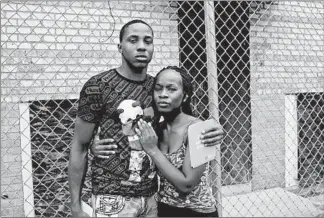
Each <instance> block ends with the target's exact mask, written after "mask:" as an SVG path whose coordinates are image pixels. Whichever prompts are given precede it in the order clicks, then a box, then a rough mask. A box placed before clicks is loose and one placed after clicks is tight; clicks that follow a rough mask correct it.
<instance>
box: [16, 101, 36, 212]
mask: <svg viewBox="0 0 324 218" xmlns="http://www.w3.org/2000/svg"><path fill="white" fill-rule="evenodd" d="M19 112H20V133H21V138H20V145H21V166H22V167H21V169H22V170H21V173H22V181H23V191H24V211H25V216H26V217H35V210H34V188H33V167H32V155H31V143H30V139H31V138H30V123H29V104H28V103H21V104H19Z"/></svg>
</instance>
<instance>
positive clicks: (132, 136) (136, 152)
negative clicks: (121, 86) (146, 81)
mask: <svg viewBox="0 0 324 218" xmlns="http://www.w3.org/2000/svg"><path fill="white" fill-rule="evenodd" d="M135 103H136V101H134V100H130V99H127V100H123V101H122V102H121V103H120V104H119V106H118V107H117V111H118V114H119V119H120V121H121V123H122V132H123V134H124V135H125V136H127V139H128V142H129V147H130V149H131V151H130V161H129V168H128V169H129V171H130V175H129V179H128V180H127V181H123V182H122V183H124V184H133V182H141V175H140V172H141V170H142V167H143V161H144V157H145V156H146V153H145V151H143V149H142V146H141V143H140V140H139V137H138V135H137V134H136V133H135V127H136V125H137V122H138V121H139V119H140V118H143V115H144V113H145V112H144V110H146V111H149V110H150V108H147V109H144V110H143V109H142V108H141V106H139V105H135V106H134V104H135ZM145 114H148V112H146V113H145ZM152 117H153V115H152ZM147 157H148V158H149V160H150V168H153V167H154V165H153V162H152V160H151V158H150V157H149V156H147ZM154 176H155V172H154V173H152V175H149V177H151V178H153V177H154Z"/></svg>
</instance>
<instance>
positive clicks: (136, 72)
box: [117, 64, 147, 81]
mask: <svg viewBox="0 0 324 218" xmlns="http://www.w3.org/2000/svg"><path fill="white" fill-rule="evenodd" d="M117 70H118V72H119V73H120V74H121V75H122V76H124V77H126V78H127V79H130V80H134V81H143V80H144V79H145V78H146V73H147V67H145V68H131V67H129V66H128V65H127V64H122V65H121V66H120V67H118V68H117Z"/></svg>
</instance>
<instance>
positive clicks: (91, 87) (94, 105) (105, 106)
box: [77, 69, 157, 196]
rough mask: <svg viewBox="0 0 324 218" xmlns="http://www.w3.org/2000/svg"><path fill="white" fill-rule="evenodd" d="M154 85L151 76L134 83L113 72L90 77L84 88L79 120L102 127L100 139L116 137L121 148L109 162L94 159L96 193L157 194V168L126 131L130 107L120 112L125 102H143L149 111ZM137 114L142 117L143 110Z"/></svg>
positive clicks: (79, 108)
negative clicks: (122, 118) (121, 117)
mask: <svg viewBox="0 0 324 218" xmlns="http://www.w3.org/2000/svg"><path fill="white" fill-rule="evenodd" d="M153 83H154V78H153V77H151V76H149V75H147V76H146V78H145V80H144V81H132V80H130V79H127V78H125V77H123V76H122V75H120V74H119V73H118V72H117V70H116V69H112V70H109V71H107V72H103V73H100V74H98V75H96V76H93V77H91V78H90V79H89V80H88V81H87V82H86V83H85V85H84V86H83V88H82V90H81V92H80V99H79V105H78V112H77V115H78V117H80V118H81V119H83V120H85V121H87V122H91V123H95V124H96V125H97V126H100V129H101V132H100V135H99V138H100V139H104V138H113V139H114V140H115V142H116V144H117V146H118V148H117V152H116V153H115V155H110V156H109V158H108V159H103V158H98V157H94V158H93V160H92V164H91V169H92V192H93V194H96V195H99V194H116V195H124V196H151V195H153V194H154V193H155V192H156V191H157V176H156V169H155V165H154V164H153V162H152V160H151V159H150V158H149V156H148V155H146V153H145V152H144V151H143V150H140V149H137V150H134V149H131V146H130V143H132V145H134V146H135V147H136V146H138V139H137V138H136V137H135V136H134V135H129V134H128V133H127V134H126V133H125V132H129V131H124V128H128V127H129V125H128V124H131V122H132V121H131V119H133V118H134V117H133V116H134V114H125V113H128V112H127V111H129V110H128V108H124V109H123V110H122V112H121V111H120V107H119V106H120V105H121V103H124V104H123V105H125V102H127V101H132V100H134V101H138V102H140V103H141V105H142V109H144V110H145V109H147V108H150V107H151V104H152V89H153ZM126 105H127V104H126ZM136 111H138V113H139V115H141V113H142V111H141V108H140V110H136ZM121 113H124V114H123V116H124V118H125V117H126V118H127V116H129V119H127V121H129V120H130V122H128V123H127V124H125V123H122V122H121V119H120V115H121ZM135 115H136V114H135ZM127 125H128V127H127Z"/></svg>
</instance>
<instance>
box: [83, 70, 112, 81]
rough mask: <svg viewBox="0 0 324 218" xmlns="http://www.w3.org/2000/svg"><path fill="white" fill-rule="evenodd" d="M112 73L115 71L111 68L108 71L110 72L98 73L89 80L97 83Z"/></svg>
mask: <svg viewBox="0 0 324 218" xmlns="http://www.w3.org/2000/svg"><path fill="white" fill-rule="evenodd" d="M112 73H116V70H115V69H114V68H113V69H110V70H106V71H103V72H101V73H98V74H96V75H94V76H92V77H90V78H89V80H97V81H100V80H102V78H103V77H105V76H106V75H107V74H112Z"/></svg>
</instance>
